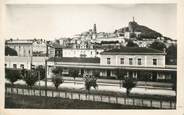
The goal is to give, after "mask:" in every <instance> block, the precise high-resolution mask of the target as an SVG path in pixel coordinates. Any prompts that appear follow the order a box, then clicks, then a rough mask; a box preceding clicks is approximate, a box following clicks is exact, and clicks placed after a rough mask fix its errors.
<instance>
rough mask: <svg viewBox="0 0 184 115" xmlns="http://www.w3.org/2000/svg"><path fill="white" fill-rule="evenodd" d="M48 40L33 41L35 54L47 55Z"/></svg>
mask: <svg viewBox="0 0 184 115" xmlns="http://www.w3.org/2000/svg"><path fill="white" fill-rule="evenodd" d="M46 48H47V45H46V41H43V40H36V41H34V42H33V56H46V52H47V49H46Z"/></svg>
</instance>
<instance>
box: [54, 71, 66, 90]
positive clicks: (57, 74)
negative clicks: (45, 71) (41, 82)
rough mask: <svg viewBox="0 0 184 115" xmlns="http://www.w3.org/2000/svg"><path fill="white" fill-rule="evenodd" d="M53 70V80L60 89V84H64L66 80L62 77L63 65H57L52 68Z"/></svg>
mask: <svg viewBox="0 0 184 115" xmlns="http://www.w3.org/2000/svg"><path fill="white" fill-rule="evenodd" d="M52 72H53V74H54V75H53V76H52V82H53V84H54V86H55V88H56V89H58V87H59V85H60V84H62V83H63V82H64V80H63V78H62V76H61V75H62V72H63V68H61V67H56V68H54V69H53V70H52Z"/></svg>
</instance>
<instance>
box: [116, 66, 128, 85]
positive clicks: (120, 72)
mask: <svg viewBox="0 0 184 115" xmlns="http://www.w3.org/2000/svg"><path fill="white" fill-rule="evenodd" d="M116 74H117V77H118V79H119V80H120V87H122V82H123V79H124V78H125V75H126V74H127V72H126V71H125V70H122V69H117V71H116ZM121 80H122V82H121Z"/></svg>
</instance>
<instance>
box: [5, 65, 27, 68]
mask: <svg viewBox="0 0 184 115" xmlns="http://www.w3.org/2000/svg"><path fill="white" fill-rule="evenodd" d="M5 67H7V64H5ZM13 68H15V69H16V68H17V64H13ZM20 68H24V64H20Z"/></svg>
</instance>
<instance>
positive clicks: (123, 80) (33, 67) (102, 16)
mask: <svg viewBox="0 0 184 115" xmlns="http://www.w3.org/2000/svg"><path fill="white" fill-rule="evenodd" d="M176 7H177V5H176V4H103V5H102V4H93V5H92V4H73V5H71V4H63V5H11V4H9V5H6V27H7V28H6V38H5V39H6V40H5V79H6V80H5V108H12V109H14V108H18V109H20V108H21V109H22V108H24V109H176V95H177V88H176V86H177V74H176V73H177V40H176V36H177V31H176V28H177V27H176V25H177V23H176V14H177V10H176Z"/></svg>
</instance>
